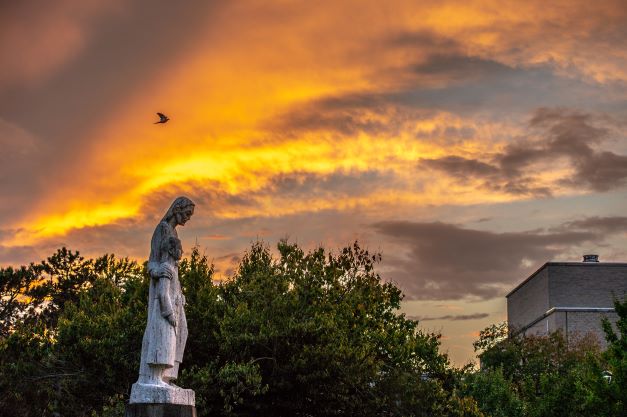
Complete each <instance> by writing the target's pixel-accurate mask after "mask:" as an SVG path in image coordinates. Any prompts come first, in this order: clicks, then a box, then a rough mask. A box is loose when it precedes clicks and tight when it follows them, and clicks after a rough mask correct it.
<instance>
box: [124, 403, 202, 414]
mask: <svg viewBox="0 0 627 417" xmlns="http://www.w3.org/2000/svg"><path fill="white" fill-rule="evenodd" d="M124 417H196V407H194V406H193V405H182V404H127V406H126V412H125V413H124Z"/></svg>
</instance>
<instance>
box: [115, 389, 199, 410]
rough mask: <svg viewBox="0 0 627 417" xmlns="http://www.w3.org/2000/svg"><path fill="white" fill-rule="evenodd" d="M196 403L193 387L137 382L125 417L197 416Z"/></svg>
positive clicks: (132, 390)
mask: <svg viewBox="0 0 627 417" xmlns="http://www.w3.org/2000/svg"><path fill="white" fill-rule="evenodd" d="M195 404H196V395H195V393H194V391H193V390H191V389H183V388H179V387H176V386H168V385H151V384H140V383H139V382H136V383H134V384H133V387H132V388H131V398H130V400H129V404H128V405H127V406H126V413H125V417H196V407H195V406H194V405H195Z"/></svg>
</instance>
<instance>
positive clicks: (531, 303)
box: [507, 268, 549, 329]
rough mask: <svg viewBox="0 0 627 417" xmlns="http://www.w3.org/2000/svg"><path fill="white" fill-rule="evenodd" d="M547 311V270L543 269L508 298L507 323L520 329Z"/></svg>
mask: <svg viewBox="0 0 627 417" xmlns="http://www.w3.org/2000/svg"><path fill="white" fill-rule="evenodd" d="M548 309H549V294H548V270H547V268H543V269H541V270H540V271H538V272H537V273H536V275H535V276H533V277H532V278H531V279H530V280H529V281H527V282H526V283H525V284H524V285H523V286H522V287H520V288H518V290H516V291H515V292H514V293H512V294H511V295H510V296H509V297H508V299H507V322H508V324H509V326H510V327H511V328H514V329H516V328H518V329H520V328H522V327H523V326H526V325H527V324H529V323H530V322H531V321H532V320H535V319H537V318H538V317H540V316H541V315H542V314H544V313H545V312H546V311H547V310H548ZM534 327H535V326H534ZM544 328H545V329H546V324H545V325H544Z"/></svg>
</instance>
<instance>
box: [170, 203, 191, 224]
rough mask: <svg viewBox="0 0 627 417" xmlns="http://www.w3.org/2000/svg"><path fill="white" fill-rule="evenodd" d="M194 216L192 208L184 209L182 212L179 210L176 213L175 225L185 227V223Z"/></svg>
mask: <svg viewBox="0 0 627 417" xmlns="http://www.w3.org/2000/svg"><path fill="white" fill-rule="evenodd" d="M192 214H194V206H188V207H185V208H184V209H183V210H179V211H177V212H176V214H175V216H176V223H177V224H179V225H181V226H185V223H187V221H188V220H189V219H190V218H191V217H192Z"/></svg>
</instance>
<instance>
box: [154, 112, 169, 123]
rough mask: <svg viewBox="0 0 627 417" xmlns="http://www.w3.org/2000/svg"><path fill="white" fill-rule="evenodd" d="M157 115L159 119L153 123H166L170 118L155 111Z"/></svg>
mask: <svg viewBox="0 0 627 417" xmlns="http://www.w3.org/2000/svg"><path fill="white" fill-rule="evenodd" d="M157 116H159V121H158V122H155V123H154V124H159V123H166V122H167V121H168V120H170V118H169V117H168V116H166V115H165V114H163V113H157Z"/></svg>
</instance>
